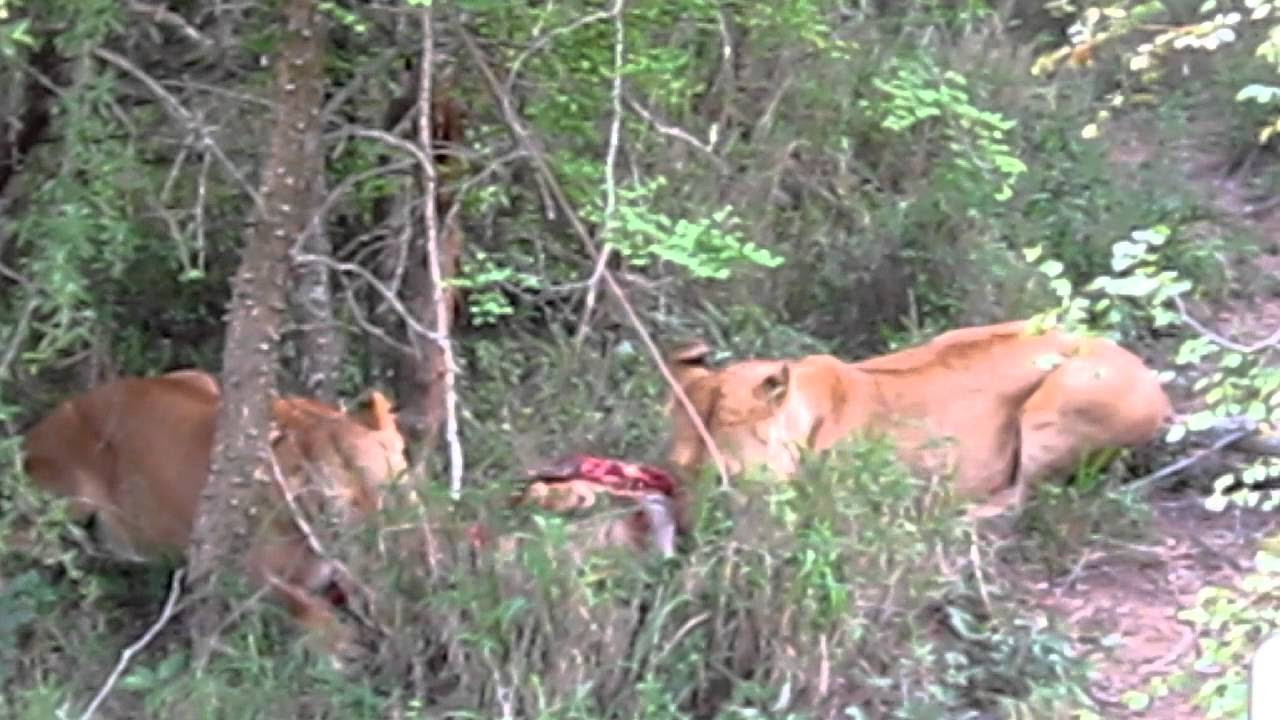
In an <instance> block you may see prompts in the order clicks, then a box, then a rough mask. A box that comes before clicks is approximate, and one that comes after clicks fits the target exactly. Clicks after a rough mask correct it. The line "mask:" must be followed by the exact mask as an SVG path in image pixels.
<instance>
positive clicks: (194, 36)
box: [129, 0, 213, 47]
mask: <svg viewBox="0 0 1280 720" xmlns="http://www.w3.org/2000/svg"><path fill="white" fill-rule="evenodd" d="M129 9H130V10H132V11H133V12H135V13H138V14H139V15H150V16H151V19H153V20H155V21H156V22H158V23H160V24H162V25H169V26H172V27H174V28H176V29H177V30H178V32H180V33H182V34H183V35H185V36H187V38H188V39H190V40H194V41H195V42H197V43H199V44H201V45H203V46H205V47H212V46H213V40H212V39H211V38H210V37H209V36H208V35H205V34H204V33H202V32H200V31H199V30H197V29H196V28H195V26H193V25H192V24H191V23H189V22H187V21H186V19H185V18H183V17H182V16H181V15H179V14H178V13H176V12H174V11H172V10H170V9H169V8H167V7H165V6H164V5H151V4H149V3H144V2H140V1H139V0H131V1H130V3H129Z"/></svg>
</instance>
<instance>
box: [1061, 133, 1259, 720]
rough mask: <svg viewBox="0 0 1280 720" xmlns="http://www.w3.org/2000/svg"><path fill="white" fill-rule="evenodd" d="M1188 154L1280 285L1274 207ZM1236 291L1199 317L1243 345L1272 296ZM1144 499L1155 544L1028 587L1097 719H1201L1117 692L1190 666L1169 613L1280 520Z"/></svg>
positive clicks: (1217, 163) (1121, 137) (1148, 152)
mask: <svg viewBox="0 0 1280 720" xmlns="http://www.w3.org/2000/svg"><path fill="white" fill-rule="evenodd" d="M1117 130H1118V132H1117V133H1115V134H1113V135H1112V145H1111V156H1112V160H1113V161H1114V162H1115V163H1116V164H1117V165H1118V166H1121V167H1128V168H1137V167H1140V166H1141V165H1142V164H1143V163H1145V162H1146V161H1147V160H1149V159H1150V158H1151V156H1152V153H1153V152H1156V151H1155V150H1153V149H1152V148H1150V147H1147V146H1145V145H1144V144H1143V143H1142V142H1141V141H1140V140H1138V139H1137V138H1138V137H1139V136H1140V134H1141V133H1139V132H1125V130H1126V129H1125V128H1117ZM1189 147H1190V149H1189V150H1188V152H1187V153H1186V155H1185V157H1184V158H1183V160H1184V161H1185V164H1184V166H1185V168H1186V177H1187V181H1188V182H1189V183H1191V184H1192V187H1193V188H1194V189H1195V190H1196V191H1197V192H1202V193H1203V196H1204V197H1205V198H1206V199H1207V200H1209V201H1210V202H1211V203H1212V204H1213V205H1214V206H1215V207H1217V208H1218V209H1219V210H1220V211H1222V212H1223V214H1224V216H1225V217H1226V218H1227V219H1228V220H1229V221H1231V222H1232V223H1235V224H1236V225H1237V226H1238V227H1245V228H1248V229H1252V230H1254V231H1256V232H1257V233H1258V234H1259V236H1260V238H1261V245H1262V247H1260V248H1259V249H1260V252H1259V253H1258V254H1257V255H1256V256H1255V257H1254V258H1252V259H1251V261H1250V262H1251V264H1252V265H1253V267H1254V268H1256V269H1257V270H1258V271H1259V272H1260V273H1261V274H1262V277H1263V279H1264V280H1265V279H1266V278H1265V276H1267V275H1269V276H1271V278H1274V279H1277V280H1280V212H1277V209H1275V208H1269V209H1266V210H1267V211H1266V212H1257V210H1258V209H1259V206H1260V205H1265V204H1266V203H1265V201H1263V202H1262V203H1260V202H1259V200H1258V198H1257V197H1256V193H1255V192H1254V191H1252V190H1251V189H1250V188H1249V187H1248V184H1247V182H1246V178H1247V177H1248V175H1249V174H1250V171H1251V168H1246V169H1245V170H1244V171H1240V172H1237V173H1236V175H1235V176H1234V177H1228V176H1227V174H1226V169H1227V167H1226V166H1227V164H1226V163H1225V162H1223V161H1222V160H1221V159H1220V158H1216V159H1215V158H1213V157H1211V156H1210V155H1209V154H1208V153H1206V152H1204V151H1203V150H1202V149H1197V148H1195V147H1194V146H1193V145H1192V146H1189ZM1254 171H1256V170H1254ZM1272 287H1274V284H1273V285H1272ZM1241 295H1242V296H1241V297H1235V298H1232V299H1230V300H1228V301H1225V302H1223V303H1221V304H1219V305H1218V306H1217V307H1215V308H1213V309H1212V310H1211V313H1212V315H1211V317H1206V316H1205V315H1199V317H1200V318H1201V319H1202V320H1212V328H1211V329H1213V330H1214V331H1215V332H1217V333H1218V334H1220V335H1223V336H1225V337H1228V338H1232V339H1235V340H1237V341H1240V342H1244V343H1252V342H1257V341H1259V340H1261V339H1262V338H1265V337H1268V336H1270V335H1271V334H1272V333H1273V332H1275V331H1276V330H1277V329H1278V328H1280V297H1276V296H1274V291H1270V292H1264V293H1262V294H1255V295H1253V296H1249V294H1248V293H1242V294H1241ZM1150 503H1151V506H1152V511H1153V514H1154V522H1155V528H1154V531H1155V537H1157V538H1161V539H1162V542H1157V543H1155V544H1152V545H1149V546H1145V547H1137V546H1130V547H1128V548H1126V551H1124V552H1101V553H1098V555H1097V556H1096V557H1091V558H1090V559H1089V561H1088V562H1086V563H1085V564H1084V565H1083V566H1082V567H1080V568H1079V569H1077V570H1076V571H1074V572H1072V573H1070V574H1069V575H1067V576H1063V577H1059V578H1056V579H1054V580H1050V581H1048V582H1042V583H1040V584H1039V586H1038V587H1037V588H1036V589H1037V590H1038V591H1039V593H1041V594H1042V597H1044V600H1043V606H1044V608H1045V609H1046V610H1047V611H1049V612H1050V613H1052V614H1054V615H1056V616H1057V617H1059V618H1062V619H1063V620H1064V621H1065V622H1066V624H1067V625H1068V627H1069V628H1071V632H1072V635H1073V638H1074V641H1075V644H1076V646H1077V650H1078V651H1079V652H1080V653H1081V654H1083V655H1084V656H1085V657H1088V658H1089V659H1090V660H1091V661H1092V662H1093V663H1094V667H1095V675H1094V678H1093V687H1092V691H1093V695H1094V697H1095V698H1096V699H1097V700H1098V701H1099V702H1100V703H1102V705H1103V707H1102V714H1103V716H1104V717H1107V718H1117V719H1121V718H1151V719H1156V718H1158V719H1160V720H1203V718H1204V714H1203V713H1202V712H1200V711H1199V710H1197V709H1195V708H1194V707H1192V706H1191V705H1190V703H1189V701H1188V698H1187V697H1186V696H1185V695H1182V696H1178V695H1170V696H1168V697H1165V698H1159V699H1157V700H1155V701H1154V702H1153V703H1152V704H1151V705H1150V706H1148V707H1146V708H1144V709H1142V710H1140V711H1130V710H1128V709H1127V708H1126V707H1125V706H1124V705H1123V704H1122V703H1121V702H1120V699H1121V697H1122V695H1123V694H1124V693H1125V691H1127V690H1139V691H1142V690H1145V689H1146V687H1147V685H1148V682H1149V681H1150V680H1151V679H1153V678H1155V677H1159V676H1163V675H1166V674H1168V673H1169V672H1170V671H1173V670H1176V669H1179V668H1189V667H1190V666H1191V664H1192V663H1193V662H1194V661H1195V659H1196V655H1197V652H1196V650H1197V640H1198V638H1197V636H1196V634H1195V632H1194V628H1193V627H1192V626H1191V625H1189V624H1187V623H1184V622H1182V621H1180V620H1178V618H1177V614H1178V612H1179V611H1180V610H1182V609H1184V608H1187V607H1190V606H1192V605H1193V604H1194V603H1195V599H1196V593H1197V591H1198V590H1199V589H1200V588H1201V587H1204V586H1207V585H1226V586H1232V585H1235V584H1236V583H1237V582H1238V581H1239V579H1240V578H1241V577H1242V576H1244V575H1246V574H1248V573H1249V572H1250V571H1251V570H1252V567H1253V556H1254V553H1255V551H1256V549H1257V547H1258V543H1259V540H1260V539H1262V538H1263V537H1266V536H1267V535H1269V534H1272V533H1274V532H1276V531H1277V529H1278V528H1280V515H1277V514H1276V513H1263V512H1260V511H1254V510H1242V509H1238V508H1232V509H1229V510H1227V511H1225V512H1222V513H1213V512H1210V511H1207V510H1205V509H1204V508H1203V506H1202V504H1201V497H1200V496H1199V495H1198V494H1196V493H1192V492H1185V491H1184V492H1169V491H1156V492H1153V493H1152V494H1151V496H1150ZM1116 639H1120V640H1121V642H1118V643H1116V642H1114V641H1115V640H1116Z"/></svg>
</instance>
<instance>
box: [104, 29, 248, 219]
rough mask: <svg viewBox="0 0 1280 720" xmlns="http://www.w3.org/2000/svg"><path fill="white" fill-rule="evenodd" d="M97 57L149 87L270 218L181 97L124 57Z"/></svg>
mask: <svg viewBox="0 0 1280 720" xmlns="http://www.w3.org/2000/svg"><path fill="white" fill-rule="evenodd" d="M93 55H94V57H96V58H98V59H100V60H104V61H106V62H108V63H110V64H112V65H115V66H116V67H118V68H120V69H121V70H123V71H125V72H126V73H128V74H130V75H132V76H133V77H135V78H137V79H138V81H139V82H141V83H142V84H143V85H145V86H146V87H147V89H148V90H150V91H151V92H152V94H153V95H155V96H156V97H157V98H159V99H160V100H161V101H162V103H163V104H164V106H165V107H167V108H168V109H169V113H170V114H172V115H174V116H176V117H177V118H178V119H179V120H181V121H182V122H183V124H184V125H186V127H187V129H188V130H190V131H191V132H192V133H193V134H195V136H196V137H198V138H199V139H200V146H201V147H202V148H203V149H205V150H206V151H208V152H211V153H213V155H214V157H216V158H217V159H218V162H220V163H221V164H222V166H223V168H225V169H226V171H227V173H228V174H229V175H231V178H232V179H233V180H235V181H236V182H237V183H238V184H239V185H240V187H241V189H243V190H244V191H245V193H247V194H248V195H249V198H250V199H251V200H253V205H254V208H255V209H256V210H257V211H258V214H259V215H260V216H264V215H266V204H265V203H264V202H263V200H262V195H260V194H259V193H258V191H257V190H256V189H255V188H254V187H253V185H251V184H250V183H249V181H248V180H247V179H246V178H245V176H244V175H243V174H242V173H241V172H240V169H239V168H237V167H236V166H235V163H233V162H231V159H230V158H228V157H227V155H226V153H224V152H223V151H222V148H221V147H220V146H219V145H218V144H217V143H216V142H214V140H213V133H212V132H210V130H209V128H208V127H207V126H205V125H204V123H201V122H200V121H198V120H197V119H196V117H195V115H194V114H192V113H191V111H189V110H187V109H186V108H185V107H183V106H182V103H180V102H178V98H176V97H174V96H173V95H172V94H171V93H170V92H169V91H167V90H165V89H164V87H163V86H161V85H160V83H159V82H157V81H156V79H155V78H153V77H151V76H150V75H148V74H146V73H145V72H143V71H142V69H141V68H139V67H138V66H137V65H134V64H133V63H131V62H129V60H127V59H126V58H124V57H123V56H120V55H117V54H116V53H114V52H112V51H110V50H107V49H106V48H102V47H98V48H94V50H93Z"/></svg>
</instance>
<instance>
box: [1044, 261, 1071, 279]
mask: <svg viewBox="0 0 1280 720" xmlns="http://www.w3.org/2000/svg"><path fill="white" fill-rule="evenodd" d="M1064 269H1065V266H1064V265H1063V264H1062V263H1061V262H1058V261H1057V260H1045V261H1044V262H1042V263H1040V267H1039V270H1040V272H1042V273H1044V274H1045V275H1047V276H1049V277H1051V278H1056V277H1058V276H1059V275H1061V274H1062V271H1063V270H1064Z"/></svg>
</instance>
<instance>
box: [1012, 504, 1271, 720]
mask: <svg viewBox="0 0 1280 720" xmlns="http://www.w3.org/2000/svg"><path fill="white" fill-rule="evenodd" d="M1150 502H1151V505H1152V510H1153V512H1154V515H1155V518H1154V528H1153V530H1154V534H1155V537H1156V538H1161V539H1162V541H1160V540H1157V541H1156V542H1154V543H1152V544H1150V545H1146V546H1138V545H1129V546H1121V547H1116V548H1114V551H1112V550H1108V551H1106V553H1105V555H1099V556H1098V557H1097V558H1095V559H1093V560H1092V561H1091V562H1088V563H1086V564H1085V565H1084V566H1083V567H1082V568H1081V569H1080V570H1079V571H1078V572H1075V573H1073V574H1072V575H1071V576H1069V577H1060V578H1056V579H1055V580H1053V581H1050V582H1047V583H1042V584H1041V585H1040V587H1038V588H1037V589H1038V590H1039V591H1040V592H1041V593H1043V594H1042V597H1043V598H1044V600H1043V601H1042V603H1041V606H1042V607H1043V608H1044V609H1045V610H1047V611H1049V612H1050V613H1052V614H1054V615H1056V616H1058V617H1060V618H1063V619H1064V620H1065V621H1066V623H1067V625H1068V626H1069V627H1070V628H1071V631H1072V635H1073V637H1074V639H1075V644H1076V646H1077V650H1078V651H1079V652H1080V653H1081V654H1082V655H1083V656H1084V657H1086V658H1088V659H1089V660H1090V661H1091V662H1092V663H1093V666H1094V668H1095V675H1094V678H1093V686H1092V691H1093V695H1094V697H1095V698H1096V699H1097V700H1098V701H1099V702H1100V703H1104V707H1103V708H1102V713H1101V714H1102V715H1103V717H1106V718H1117V719H1119V718H1151V719H1152V720H1155V719H1156V718H1159V719H1160V720H1193V719H1194V720H1202V719H1203V717H1204V715H1203V714H1202V713H1200V712H1199V711H1197V710H1196V709H1195V708H1193V707H1192V706H1191V705H1190V703H1189V702H1188V698H1187V697H1185V696H1179V695H1171V696H1168V697H1164V698H1158V699H1156V700H1154V701H1153V703H1152V704H1151V705H1150V706H1148V707H1145V708H1143V709H1141V710H1138V711H1130V710H1129V709H1128V708H1127V707H1126V706H1125V705H1124V703H1123V702H1122V699H1123V697H1124V694H1125V693H1126V691H1129V690H1134V691H1138V692H1145V691H1146V690H1147V689H1148V683H1149V682H1150V681H1151V680H1152V679H1154V678H1156V677H1160V676H1163V675H1167V674H1168V673H1169V672H1171V671H1173V670H1176V669H1179V668H1187V667H1189V666H1190V665H1191V663H1193V662H1194V661H1195V658H1196V649H1197V642H1196V641H1197V637H1196V634H1195V632H1194V628H1193V627H1192V626H1191V625H1190V624H1187V623H1184V622H1182V621H1180V620H1179V619H1178V618H1177V614H1178V612H1179V611H1181V610H1183V609H1184V608H1187V607H1191V606H1193V605H1194V604H1195V601H1196V594H1197V592H1198V591H1199V590H1200V588H1202V587H1204V586H1206V585H1228V586H1231V585H1234V584H1236V582H1237V581H1238V580H1239V578H1240V577H1241V576H1242V575H1244V574H1247V573H1248V572H1249V571H1250V570H1251V569H1252V564H1253V563H1252V557H1253V553H1254V550H1255V549H1256V547H1257V544H1258V541H1259V539H1261V538H1262V537H1264V536H1266V535H1267V534H1269V533H1271V532H1274V531H1275V530H1276V528H1277V527H1280V522H1277V518H1276V517H1275V516H1274V515H1273V514H1266V513H1261V512H1257V511H1251V510H1240V509H1233V510H1228V511H1225V512H1221V513H1214V512H1210V511H1208V510H1205V509H1204V507H1203V505H1202V503H1201V499H1200V498H1199V497H1198V496H1195V495H1193V494H1190V493H1186V492H1168V493H1157V494H1154V495H1153V496H1152V497H1151V498H1150Z"/></svg>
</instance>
